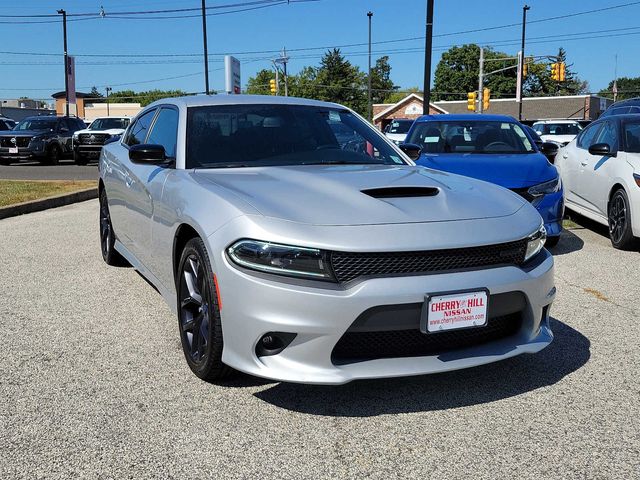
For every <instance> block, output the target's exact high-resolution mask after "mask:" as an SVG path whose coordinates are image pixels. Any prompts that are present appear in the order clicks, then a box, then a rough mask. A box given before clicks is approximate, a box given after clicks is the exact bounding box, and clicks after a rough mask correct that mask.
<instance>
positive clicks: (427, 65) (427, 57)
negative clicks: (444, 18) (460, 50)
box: [422, 0, 433, 115]
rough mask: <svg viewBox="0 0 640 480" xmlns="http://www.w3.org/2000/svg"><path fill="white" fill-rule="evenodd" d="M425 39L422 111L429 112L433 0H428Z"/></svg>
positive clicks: (425, 113) (426, 113)
mask: <svg viewBox="0 0 640 480" xmlns="http://www.w3.org/2000/svg"><path fill="white" fill-rule="evenodd" d="M426 33H427V34H426V36H425V40H424V100H423V102H422V113H423V114H424V115H428V114H429V102H431V50H432V49H433V0H427V32H426Z"/></svg>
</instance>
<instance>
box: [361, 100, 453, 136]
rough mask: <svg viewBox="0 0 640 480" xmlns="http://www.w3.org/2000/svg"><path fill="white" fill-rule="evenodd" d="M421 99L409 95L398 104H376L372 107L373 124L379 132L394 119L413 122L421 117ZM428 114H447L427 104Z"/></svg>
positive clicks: (443, 110)
mask: <svg viewBox="0 0 640 480" xmlns="http://www.w3.org/2000/svg"><path fill="white" fill-rule="evenodd" d="M423 101H424V100H423V98H422V97H421V96H420V95H418V94H416V93H411V94H409V95H407V96H406V97H404V98H403V99H402V100H400V101H399V102H398V103H376V104H374V105H373V124H374V125H375V126H376V127H378V128H379V129H380V130H382V129H384V127H386V126H387V125H388V124H389V123H391V120H393V119H394V118H408V119H411V120H415V119H416V118H418V117H419V116H420V115H422V104H423ZM429 113H430V114H432V115H435V114H438V113H449V112H447V111H446V110H445V109H444V108H442V107H440V106H437V105H434V104H433V103H431V104H429Z"/></svg>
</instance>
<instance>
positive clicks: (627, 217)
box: [608, 189, 636, 250]
mask: <svg viewBox="0 0 640 480" xmlns="http://www.w3.org/2000/svg"><path fill="white" fill-rule="evenodd" d="M608 214H609V215H608V216H609V238H610V239H611V244H612V245H613V247H614V248H618V249H620V250H627V249H629V248H632V247H633V246H634V245H635V243H636V239H635V238H634V237H633V231H632V229H631V209H630V208H629V199H628V197H627V194H626V192H625V191H624V190H623V189H619V190H616V192H615V193H614V194H613V196H612V197H611V200H610V201H609V212H608Z"/></svg>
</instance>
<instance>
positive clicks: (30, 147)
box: [0, 115, 85, 165]
mask: <svg viewBox="0 0 640 480" xmlns="http://www.w3.org/2000/svg"><path fill="white" fill-rule="evenodd" d="M83 128H85V125H84V122H83V121H82V120H80V119H79V118H76V117H55V116H52V115H46V116H45V115H42V116H34V117H27V118H25V119H24V120H21V121H20V122H19V123H18V124H17V125H16V126H15V127H14V129H13V130H8V131H0V164H3V165H8V164H10V163H13V162H19V161H21V160H38V161H40V162H42V163H47V164H49V165H56V164H57V163H58V161H59V160H60V158H62V157H63V156H65V155H71V154H72V153H73V142H72V138H73V134H74V132H76V131H78V130H81V129H83Z"/></svg>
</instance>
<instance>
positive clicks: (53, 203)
mask: <svg viewBox="0 0 640 480" xmlns="http://www.w3.org/2000/svg"><path fill="white" fill-rule="evenodd" d="M93 198H98V188H97V187H95V188H90V189H87V190H80V191H79V192H73V193H65V194H64V195H57V196H55V197H49V198H42V199H40V200H32V201H30V202H24V203H16V204H15V205H7V206H6V207H0V220H1V219H3V218H9V217H15V216H18V215H23V214H25V213H32V212H39V211H41V210H47V209H49V208H55V207H62V206H64V205H70V204H72V203H77V202H84V201H85V200H91V199H93Z"/></svg>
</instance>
